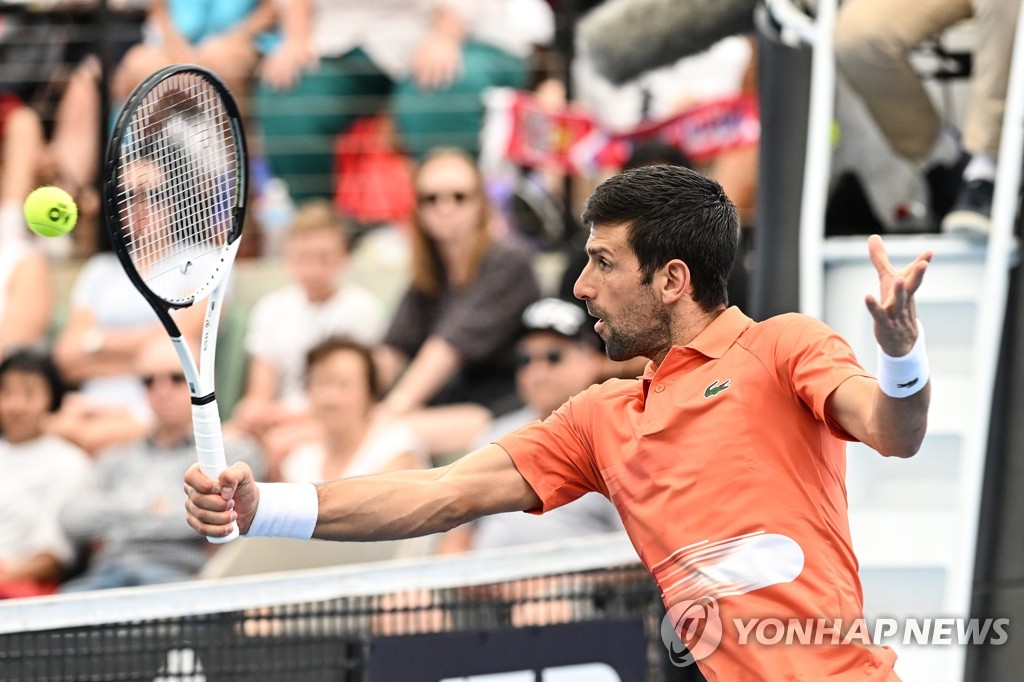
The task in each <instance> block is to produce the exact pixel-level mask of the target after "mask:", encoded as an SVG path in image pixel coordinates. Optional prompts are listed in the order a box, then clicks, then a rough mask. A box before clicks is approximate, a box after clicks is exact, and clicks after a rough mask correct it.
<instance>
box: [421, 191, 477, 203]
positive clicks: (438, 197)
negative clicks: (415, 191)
mask: <svg viewBox="0 0 1024 682" xmlns="http://www.w3.org/2000/svg"><path fill="white" fill-rule="evenodd" d="M475 196H476V192H428V193H426V194H420V195H419V196H418V197H416V201H418V202H419V205H420V206H436V205H437V204H439V203H441V201H442V200H443V199H451V200H452V201H454V202H455V203H456V204H458V205H459V206H461V205H462V204H464V203H466V202H467V201H469V200H470V199H472V198H473V197H475Z"/></svg>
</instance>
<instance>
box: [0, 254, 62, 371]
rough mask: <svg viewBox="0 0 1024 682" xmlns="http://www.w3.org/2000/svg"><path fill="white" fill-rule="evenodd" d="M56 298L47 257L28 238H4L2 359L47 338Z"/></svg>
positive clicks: (0, 270)
mask: <svg viewBox="0 0 1024 682" xmlns="http://www.w3.org/2000/svg"><path fill="white" fill-rule="evenodd" d="M53 299H54V294H53V284H52V282H51V281H50V266H49V264H48V263H47V261H46V258H45V257H43V255H42V254H41V253H39V251H38V250H36V249H35V248H33V247H32V246H31V245H30V244H28V243H27V242H26V240H25V239H24V238H17V237H15V238H12V239H4V238H2V237H0V360H2V359H3V358H4V357H5V356H6V354H7V353H8V352H9V351H10V350H11V349H13V348H18V347H22V346H34V345H39V344H42V342H43V341H45V339H46V334H47V332H48V331H49V328H50V321H51V319H52V315H53Z"/></svg>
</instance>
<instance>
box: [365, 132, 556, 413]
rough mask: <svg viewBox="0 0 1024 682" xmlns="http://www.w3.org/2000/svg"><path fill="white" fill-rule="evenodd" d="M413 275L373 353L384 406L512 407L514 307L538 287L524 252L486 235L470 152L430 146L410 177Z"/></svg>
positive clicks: (519, 308)
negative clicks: (386, 384) (384, 388)
mask: <svg viewBox="0 0 1024 682" xmlns="http://www.w3.org/2000/svg"><path fill="white" fill-rule="evenodd" d="M415 187H416V194H417V210H416V213H415V216H414V219H413V234H412V241H413V266H412V269H413V273H412V284H411V285H410V287H409V289H408V290H407V291H406V293H405V296H404V297H403V298H402V300H401V302H400V303H399V306H398V310H397V312H396V314H395V316H394V319H393V320H392V322H391V327H390V329H389V330H388V332H387V334H386V336H385V338H384V348H383V349H382V350H381V352H380V354H379V360H380V362H381V364H382V368H383V371H384V376H385V379H386V380H391V379H392V378H394V377H395V376H397V375H398V374H399V372H400V371H401V370H402V368H403V367H404V373H402V375H401V377H400V378H399V379H398V381H397V382H396V383H395V384H394V386H393V387H392V388H391V390H390V391H389V392H388V394H387V397H386V398H385V399H384V402H383V404H382V405H383V407H384V408H385V410H386V411H387V412H389V413H390V414H393V415H406V414H408V413H409V412H411V411H413V410H415V409H417V408H421V407H425V406H434V405H449V404H452V403H462V402H469V403H476V404H478V405H482V406H484V407H485V408H487V409H488V410H490V411H491V412H492V413H493V414H503V413H505V412H507V411H509V410H511V409H514V408H515V407H516V402H517V401H516V397H515V381H514V366H513V362H514V358H513V355H514V353H513V347H514V345H515V341H516V335H517V333H518V329H519V316H520V315H521V314H522V312H523V310H525V308H526V306H528V305H529V304H530V303H532V302H533V301H535V300H537V298H539V296H540V292H539V288H538V286H537V282H536V279H535V277H534V273H533V266H532V260H531V255H530V253H529V252H528V251H527V250H526V249H525V248H524V247H522V246H520V245H519V244H517V243H516V242H514V241H511V240H509V239H499V238H496V237H495V235H494V229H493V225H492V219H491V216H492V209H491V206H490V202H489V200H488V198H487V196H486V195H485V194H484V187H483V180H482V178H481V175H480V172H479V170H478V169H477V166H476V164H475V163H474V161H473V159H472V158H471V157H470V156H469V155H467V154H466V153H464V152H461V151H459V150H455V149H438V150H435V151H433V152H432V153H431V154H429V155H428V156H427V158H426V160H425V161H424V162H423V164H422V165H421V166H420V168H419V170H418V171H417V173H416V177H415Z"/></svg>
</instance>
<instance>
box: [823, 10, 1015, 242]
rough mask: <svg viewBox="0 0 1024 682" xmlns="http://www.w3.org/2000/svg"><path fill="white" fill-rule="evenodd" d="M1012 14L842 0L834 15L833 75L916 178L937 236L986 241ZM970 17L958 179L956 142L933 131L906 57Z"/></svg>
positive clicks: (926, 101) (937, 127)
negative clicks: (973, 29)
mask: <svg viewBox="0 0 1024 682" xmlns="http://www.w3.org/2000/svg"><path fill="white" fill-rule="evenodd" d="M1019 8H1020V2H1019V0H922V1H921V2H900V3H892V2H888V1H887V0H848V1H847V2H845V3H843V4H842V6H841V7H840V10H839V15H838V17H837V19H836V59H837V62H838V67H839V69H840V71H841V72H842V73H843V75H844V76H845V77H846V79H847V80H848V81H849V83H850V84H851V85H852V86H853V88H854V89H855V90H856V91H857V92H858V94H860V96H861V97H862V98H863V100H864V103H865V104H866V105H867V108H868V110H869V111H870V113H871V115H872V117H873V118H874V119H875V121H876V122H877V123H878V126H879V128H880V129H881V131H882V134H883V135H884V136H885V138H886V139H887V140H888V142H889V144H890V145H891V146H892V148H893V150H894V151H895V152H896V153H897V154H899V155H901V156H903V157H904V158H906V159H908V160H909V161H911V162H914V163H917V164H918V165H920V167H921V168H922V170H923V171H924V172H925V173H926V176H927V178H928V183H929V185H930V187H931V191H932V197H931V202H930V203H931V207H932V212H933V214H934V218H935V220H936V221H939V220H941V221H942V230H943V231H944V232H961V233H966V234H969V235H975V236H979V237H984V236H986V235H987V234H988V230H989V222H990V217H991V213H992V193H993V187H994V181H995V170H996V158H997V156H998V154H999V139H1000V135H1001V132H1002V121H1003V108H1004V104H1005V100H1006V90H1007V83H1008V80H1009V71H1010V56H1011V54H1012V48H1013V36H1014V33H1015V30H1016V26H1017V12H1018V11H1019ZM970 17H973V18H974V21H975V23H976V24H977V28H978V41H977V45H976V47H975V50H974V59H973V66H972V76H971V95H970V98H969V100H968V108H967V112H966V118H965V120H964V128H963V140H962V145H963V149H964V150H966V152H968V153H969V154H970V155H971V158H970V162H969V163H967V165H966V167H965V168H963V171H962V174H961V171H960V165H962V164H960V163H958V161H960V157H961V150H960V143H959V142H958V140H957V139H956V137H955V135H954V133H952V132H951V131H949V130H948V129H944V128H943V126H942V120H941V118H940V116H939V113H938V111H936V109H935V106H934V104H933V102H932V99H931V97H930V96H929V94H928V92H927V91H926V90H925V88H924V85H923V84H922V82H921V79H920V77H919V75H918V73H917V71H916V70H915V69H914V67H913V65H912V64H911V63H910V61H909V59H908V54H909V53H910V51H911V50H913V49H915V48H916V47H918V46H919V45H920V44H921V43H922V42H924V41H925V40H927V39H930V38H932V37H934V36H936V35H937V34H939V33H940V32H942V31H943V30H945V29H946V28H948V27H950V26H952V25H953V24H955V23H957V22H959V21H963V20H965V19H968V18H970ZM954 197H955V198H954ZM951 200H952V206H951ZM947 211H949V212H948V214H947V213H946V212H947ZM944 215H945V217H943V216H944Z"/></svg>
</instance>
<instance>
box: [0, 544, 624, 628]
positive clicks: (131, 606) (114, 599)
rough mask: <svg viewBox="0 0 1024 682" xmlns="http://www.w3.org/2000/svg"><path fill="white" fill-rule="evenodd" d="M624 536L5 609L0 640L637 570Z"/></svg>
mask: <svg viewBox="0 0 1024 682" xmlns="http://www.w3.org/2000/svg"><path fill="white" fill-rule="evenodd" d="M638 561H639V560H638V558H637V554H636V550H634V549H633V546H632V545H631V544H630V543H629V540H628V538H627V537H626V534H625V533H622V532H619V533H610V534H607V535H599V536H590V537H585V538H579V539H574V540H568V541H566V540H560V541H557V542H549V543H537V544H534V545H526V546H519V547H511V548H502V549H494V550H485V551H480V552H474V553H472V554H464V555H458V556H451V557H447V556H439V557H430V558H427V559H406V560H398V561H387V562H375V563H364V564H353V565H348V566H338V567H333V568H327V569H308V570H301V571H289V572H285V573H275V574H271V575H257V576H242V577H238V578H222V579H217V580H197V581H194V582H188V583H178V584H173V585H156V586H150V587H134V588H122V589H111V590H101V591H97V592H86V593H76V594H67V595H56V596H50V597H33V598H27V599H15V600H9V601H6V602H0V634H8V633H14V632H36V631H43V630H54V629H58V628H70V627H83V626H95V625H102V624H108V623H132V622H141V621H149V620H156V619H161V618H178V617H183V616H189V615H202V614H212V613H231V612H235V611H241V610H245V609H254V608H260V607H267V606H283V605H287V604H298V603H313V602H322V601H328V600H331V599H337V598H341V597H364V596H373V595H382V594H391V593H393V592H401V591H404V590H426V589H445V588H455V587H460V586H473V585H490V584H495V583H501V582H506V581H511V580H517V579H525V578H534V577H542V576H547V575H559V574H564V573H575V572H580V571H589V570H597V569H601V568H607V567H613V566H628V565H635V564H636V563H637V562H638Z"/></svg>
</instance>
